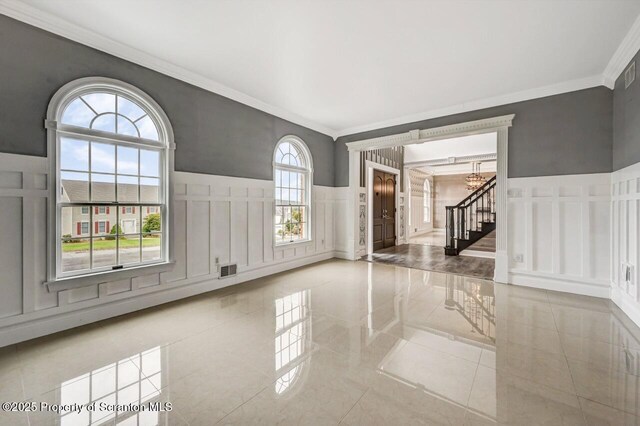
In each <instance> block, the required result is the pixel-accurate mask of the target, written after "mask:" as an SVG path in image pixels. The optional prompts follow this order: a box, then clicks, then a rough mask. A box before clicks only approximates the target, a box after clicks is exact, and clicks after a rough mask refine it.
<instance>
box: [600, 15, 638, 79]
mask: <svg viewBox="0 0 640 426" xmlns="http://www.w3.org/2000/svg"><path fill="white" fill-rule="evenodd" d="M638 50H640V16H638V17H637V18H636V20H635V22H634V23H633V25H632V26H631V28H630V29H629V32H628V33H627V35H626V36H625V37H624V39H622V43H620V46H618V48H617V49H616V51H615V53H614V54H613V56H612V57H611V60H609V63H608V64H607V67H606V68H605V70H604V72H603V78H604V85H605V86H607V87H608V88H610V89H613V87H614V85H615V84H616V80H617V79H618V77H619V76H620V74H622V72H623V71H624V69H625V68H626V67H627V64H628V63H629V62H630V61H631V60H632V59H633V57H634V56H635V55H636V53H638Z"/></svg>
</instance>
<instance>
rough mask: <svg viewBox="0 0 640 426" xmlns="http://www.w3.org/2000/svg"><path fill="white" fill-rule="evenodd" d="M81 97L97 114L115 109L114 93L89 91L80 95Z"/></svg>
mask: <svg viewBox="0 0 640 426" xmlns="http://www.w3.org/2000/svg"><path fill="white" fill-rule="evenodd" d="M82 99H84V100H85V102H86V103H88V104H89V106H91V108H93V109H94V110H95V111H96V112H97V113H98V114H102V113H105V112H115V111H116V95H112V94H111V93H91V94H89V95H82Z"/></svg>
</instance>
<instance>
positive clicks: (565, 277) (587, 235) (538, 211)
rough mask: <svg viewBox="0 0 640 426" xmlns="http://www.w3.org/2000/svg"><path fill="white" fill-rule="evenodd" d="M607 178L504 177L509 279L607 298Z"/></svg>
mask: <svg viewBox="0 0 640 426" xmlns="http://www.w3.org/2000/svg"><path fill="white" fill-rule="evenodd" d="M610 179H611V177H610V174H608V173H602V174H587V175H569V176H546V177H537V178H511V179H508V191H507V193H508V195H507V196H508V200H509V208H508V214H509V218H508V226H509V232H508V239H509V241H508V247H509V251H508V252H509V259H508V262H509V282H510V283H512V284H517V285H524V286H529V287H538V288H544V289H548V290H556V291H565V292H570V293H577V294H585V295H589V296H596V297H605V298H608V297H609V276H610V264H609V258H610V256H609V251H610V250H609V247H610V243H609V235H610V232H611V231H610V218H611V215H610V202H611V192H610V188H609V186H610Z"/></svg>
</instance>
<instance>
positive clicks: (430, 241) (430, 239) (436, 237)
mask: <svg viewBox="0 0 640 426" xmlns="http://www.w3.org/2000/svg"><path fill="white" fill-rule="evenodd" d="M409 244H424V245H427V246H438V247H444V246H445V245H446V233H445V232H444V231H431V232H427V233H425V234H420V235H416V236H415V237H410V238H409Z"/></svg>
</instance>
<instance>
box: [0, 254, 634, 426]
mask: <svg viewBox="0 0 640 426" xmlns="http://www.w3.org/2000/svg"><path fill="white" fill-rule="evenodd" d="M149 330H153V332H152V333H150V332H149ZM639 338H640V329H638V327H636V326H635V325H633V324H632V323H631V322H630V321H629V320H628V319H627V318H626V316H625V315H624V314H623V313H622V312H621V311H620V310H619V309H618V308H617V307H615V306H614V305H613V304H611V303H609V302H608V301H606V300H603V299H597V298H590V297H580V296H576V295H570V294H566V293H558V292H553V291H545V290H536V289H528V288H523V287H515V286H511V285H502V284H494V283H493V282H491V281H486V280H480V279H476V278H468V277H461V276H458V275H450V274H442V273H436V272H427V271H420V270H415V269H407V268H403V267H395V266H390V265H380V264H372V263H367V262H347V261H340V260H332V261H327V262H322V263H318V264H315V265H312V266H308V267H304V268H300V269H295V270H292V271H289V272H285V273H282V274H278V275H274V276H271V277H267V278H262V279H259V280H254V281H249V282H246V283H243V284H240V285H237V286H233V287H229V288H226V289H222V290H217V291H214V292H210V293H207V294H202V295H199V296H196V297H192V298H189V299H185V300H181V301H177V302H174V303H171V304H168V305H163V306H158V307H155V308H150V309H146V310H143V311H139V312H136V313H132V314H129V315H125V316H121V317H117V318H112V319H109V320H105V321H101V322H98V323H95V324H92V325H88V326H83V327H80V328H76V329H73V330H69V331H65V332H62V333H58V334H54V335H51V336H47V337H43V338H39V339H35V340H31V341H28V342H24V343H20V344H17V345H10V346H7V347H5V348H2V350H1V351H0V377H1V378H2V383H3V386H2V388H1V389H0V395H1V397H2V400H6V401H42V402H46V403H49V404H59V403H65V402H67V401H69V400H70V398H72V399H73V400H75V401H84V402H86V403H89V402H109V403H116V402H117V403H120V404H127V403H132V402H137V403H140V404H142V405H147V406H148V405H149V404H152V403H156V402H159V403H164V402H171V404H172V409H171V411H167V410H163V411H159V412H154V411H151V412H148V411H145V412H139V413H131V412H118V411H117V410H112V411H103V412H95V413H89V412H86V411H84V412H83V413H82V417H81V416H78V415H77V414H75V413H74V412H67V411H62V412H60V413H55V412H50V411H35V412H29V413H27V412H7V411H4V412H0V424H3V425H4V424H6V425H14V426H19V425H53V424H61V425H65V424H67V422H68V421H69V422H70V421H72V420H73V422H74V423H75V424H78V422H80V420H82V422H80V424H107V425H114V424H139V425H156V424H162V425H189V424H191V425H199V424H207V425H212V424H220V425H245V424H270V425H273V424H313V425H337V424H342V425H380V424H388V425H391V424H395V425H401V424H402V425H407V424H413V425H433V424H453V425H486V424H500V425H555V424H562V425H607V424H608V425H623V424H624V425H632V424H638V422H640V418H638V417H637V416H638V414H640V407H639V406H638V403H637V401H638V400H639V399H640V388H639V387H638V386H636V385H635V383H637V381H638V380H637V379H638V376H637V374H638V370H637V363H636V362H635V361H633V360H637V359H639V358H640V340H639ZM52 365H58V366H64V367H61V368H51V366H52Z"/></svg>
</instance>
